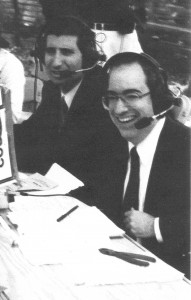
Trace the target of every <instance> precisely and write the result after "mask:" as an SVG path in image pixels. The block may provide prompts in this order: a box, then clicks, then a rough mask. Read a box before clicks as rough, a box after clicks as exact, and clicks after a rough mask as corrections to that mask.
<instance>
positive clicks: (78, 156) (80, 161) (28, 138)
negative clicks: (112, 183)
mask: <svg viewBox="0 0 191 300" xmlns="http://www.w3.org/2000/svg"><path fill="white" fill-rule="evenodd" d="M34 55H35V57H36V58H37V59H39V61H40V64H41V65H42V67H43V68H45V70H46V72H47V75H48V77H49V81H47V82H45V84H44V87H43V90H42V101H41V104H40V106H39V107H38V109H37V111H36V112H35V113H34V114H33V115H32V116H31V118H29V119H28V120H27V121H25V122H23V124H21V125H20V126H19V125H18V126H15V145H16V154H17V161H18V167H19V170H22V171H25V172H40V173H42V174H44V173H45V172H46V171H47V170H48V169H49V167H50V166H51V165H52V164H53V163H54V162H56V163H58V164H59V165H61V166H62V167H64V168H65V169H67V170H68V171H69V172H70V173H72V174H73V175H75V176H76V177H78V178H79V179H81V180H82V181H83V182H84V183H87V181H89V180H90V178H91V175H92V176H94V174H95V173H96V172H93V170H94V171H95V169H94V168H98V165H99V164H98V161H97V159H99V160H102V157H103V158H104V159H103V161H105V154H107V153H108V150H109V149H111V148H112V145H111V144H112V143H113V141H115V139H117V140H118V139H119V140H121V138H120V135H119V134H118V132H117V130H116V128H115V127H114V126H113V124H112V122H111V121H110V119H109V117H107V114H106V112H105V111H104V109H103V107H102V104H101V94H102V79H101V74H102V72H101V67H99V66H98V65H97V63H98V61H99V60H100V58H101V57H100V54H99V53H98V52H97V50H96V41H95V36H94V33H93V32H92V31H91V30H90V28H89V27H88V26H87V25H86V24H84V23H83V22H81V21H80V20H79V19H77V18H76V17H72V16H65V17H63V18H62V19H56V20H51V21H50V23H48V24H47V25H45V27H44V28H43V30H42V33H41V34H40V36H39V38H38V39H37V44H36V48H35V53H34ZM108 135H109V136H111V139H108ZM117 144H118V142H117V143H116V145H117ZM111 152H112V151H111ZM111 155H112V153H111ZM107 157H108V155H107Z"/></svg>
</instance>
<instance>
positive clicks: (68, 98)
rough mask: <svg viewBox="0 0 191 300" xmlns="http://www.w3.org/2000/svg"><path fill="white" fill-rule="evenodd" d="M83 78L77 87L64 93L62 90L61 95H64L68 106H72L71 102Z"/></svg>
mask: <svg viewBox="0 0 191 300" xmlns="http://www.w3.org/2000/svg"><path fill="white" fill-rule="evenodd" d="M81 82H82V80H81V81H80V82H79V83H78V84H77V85H75V87H73V89H71V90H70V91H69V92H68V93H66V94H64V93H63V92H62V91H61V96H62V97H64V100H65V101H66V104H67V106H68V108H70V106H71V104H72V101H73V99H74V96H75V94H76V92H77V90H78V88H79V86H80V84H81Z"/></svg>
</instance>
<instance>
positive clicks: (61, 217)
mask: <svg viewBox="0 0 191 300" xmlns="http://www.w3.org/2000/svg"><path fill="white" fill-rule="evenodd" d="M78 207H79V206H78V205H76V206H74V207H72V208H71V209H70V210H69V211H68V212H67V213H65V214H64V215H62V216H60V217H59V218H58V219H57V220H56V221H57V222H60V221H62V220H63V219H65V218H66V217H67V216H69V215H70V214H71V213H72V212H73V211H75V210H76V209H77V208H78Z"/></svg>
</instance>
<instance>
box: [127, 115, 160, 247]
mask: <svg viewBox="0 0 191 300" xmlns="http://www.w3.org/2000/svg"><path fill="white" fill-rule="evenodd" d="M164 123H165V118H162V119H160V120H158V122H157V123H156V125H155V127H154V128H153V129H152V131H151V132H150V133H149V135H148V136H147V137H146V138H145V139H144V140H143V141H142V142H141V143H140V144H138V145H137V146H136V149H137V153H138V154H139V159H140V185H139V211H144V203H145V195H146V191H147V185H148V180H149V175H150V171H151V167H152V162H153V157H154V154H155V151H156V147H157V143H158V139H159V136H160V133H161V131H162V128H163V126H164ZM133 147H134V145H133V144H132V143H131V142H129V151H130V150H131V148H133ZM127 170H128V171H127V175H126V178H125V182H124V193H123V195H125V191H126V188H127V185H128V181H129V175H130V160H129V161H128V168H127ZM154 230H155V236H156V238H157V240H158V241H159V242H162V241H163V239H162V235H161V232H160V228H159V218H155V221H154Z"/></svg>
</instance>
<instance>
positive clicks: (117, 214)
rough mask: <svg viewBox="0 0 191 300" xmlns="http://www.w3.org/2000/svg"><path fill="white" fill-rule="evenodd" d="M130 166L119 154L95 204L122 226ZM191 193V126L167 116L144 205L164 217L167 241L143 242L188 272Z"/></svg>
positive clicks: (163, 226) (187, 273)
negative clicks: (126, 182) (123, 201)
mask: <svg viewBox="0 0 191 300" xmlns="http://www.w3.org/2000/svg"><path fill="white" fill-rule="evenodd" d="M126 166H127V158H126V159H125V158H124V155H122V156H121V157H120V155H118V157H117V159H116V161H115V162H114V165H113V170H111V168H110V171H112V172H113V173H109V172H108V174H107V175H104V176H105V181H103V184H102V186H101V185H100V189H99V190H98V191H97V192H96V193H95V195H96V196H95V199H94V204H96V205H97V206H98V207H99V208H100V209H101V210H102V211H103V212H104V213H105V214H106V215H107V216H108V217H109V218H110V219H111V220H113V221H114V222H115V223H116V224H117V225H118V226H122V225H121V224H122V216H121V211H122V207H121V203H122V194H123V185H124V179H125V174H126ZM92 194H93V193H92ZM190 195H191V194H190V129H189V128H187V127H185V126H184V125H182V124H180V123H177V122H175V121H173V120H171V119H167V120H166V122H165V125H164V128H163V130H162V132H161V135H160V138H159V141H158V145H157V149H156V152H155V155H154V159H153V164H152V168H151V172H150V176H149V182H148V186H147V191H146V197H145V208H144V211H145V212H147V213H148V214H151V215H152V216H154V217H159V218H160V230H161V233H162V237H163V239H164V242H163V243H159V242H158V241H157V240H156V238H148V239H143V245H144V246H145V247H146V248H147V249H148V250H150V251H151V252H153V253H154V254H156V255H157V256H158V257H160V258H161V259H163V260H164V261H166V262H167V263H169V264H170V265H172V266H174V267H175V268H177V269H179V270H181V271H183V272H185V273H186V275H187V276H189V272H190V262H189V255H188V252H189V251H190ZM77 197H78V195H77ZM78 198H80V197H78ZM81 199H82V198H81Z"/></svg>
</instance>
